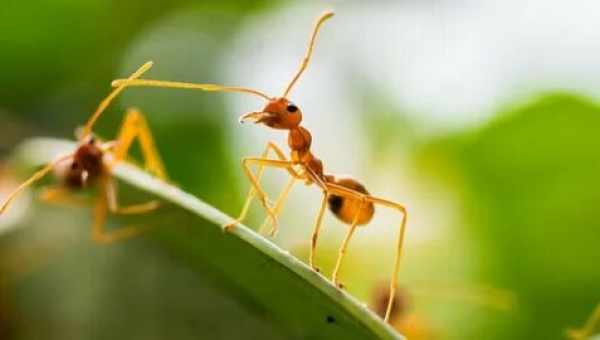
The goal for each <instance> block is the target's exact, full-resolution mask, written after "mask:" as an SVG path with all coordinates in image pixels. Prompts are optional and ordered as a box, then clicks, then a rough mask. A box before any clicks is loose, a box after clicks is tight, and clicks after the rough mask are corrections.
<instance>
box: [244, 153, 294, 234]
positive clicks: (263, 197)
mask: <svg viewBox="0 0 600 340" xmlns="http://www.w3.org/2000/svg"><path fill="white" fill-rule="evenodd" d="M253 164H256V165H259V166H261V165H262V166H269V167H274V168H284V169H286V170H287V171H288V172H290V173H295V171H294V170H293V163H292V162H291V161H283V160H272V159H265V158H253V157H249V158H244V159H242V166H243V169H244V172H245V173H246V176H247V177H248V179H249V180H250V183H251V184H252V186H253V187H254V190H255V191H256V194H257V195H258V197H259V199H260V202H261V204H262V206H263V207H264V208H265V210H267V213H268V214H269V217H270V218H271V220H272V221H273V223H274V224H277V216H276V214H275V211H273V209H271V207H270V206H269V204H268V198H267V194H266V193H265V191H264V190H263V189H262V187H261V186H260V183H259V182H258V180H257V179H256V176H254V174H253V173H252V171H251V170H250V166H251V165H253Z"/></svg>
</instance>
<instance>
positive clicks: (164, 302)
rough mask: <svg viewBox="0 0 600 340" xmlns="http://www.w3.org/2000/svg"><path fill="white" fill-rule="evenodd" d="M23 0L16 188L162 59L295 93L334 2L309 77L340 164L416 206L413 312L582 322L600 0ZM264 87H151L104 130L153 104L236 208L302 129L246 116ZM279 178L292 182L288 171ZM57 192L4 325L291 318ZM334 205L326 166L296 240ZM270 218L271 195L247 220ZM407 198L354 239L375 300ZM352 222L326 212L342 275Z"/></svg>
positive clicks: (202, 185)
mask: <svg viewBox="0 0 600 340" xmlns="http://www.w3.org/2000/svg"><path fill="white" fill-rule="evenodd" d="M1 7H2V10H0V32H2V33H1V34H0V46H1V47H0V51H1V53H0V122H1V124H0V157H1V158H2V159H3V161H2V167H1V172H0V176H1V177H0V195H4V194H6V193H7V192H8V191H9V190H10V189H12V188H14V187H15V186H16V185H17V183H18V182H19V181H20V180H22V179H23V178H24V176H26V175H27V172H22V171H19V169H16V168H14V167H13V166H12V165H13V164H12V163H11V161H10V159H11V157H10V156H11V152H12V151H13V150H14V148H15V147H16V146H17V145H18V144H19V143H20V142H21V141H23V140H25V139H27V138H28V137H32V136H54V137H63V138H72V136H73V131H74V129H75V127H77V126H79V125H81V124H83V122H84V121H85V120H86V119H87V117H88V115H89V114H90V113H91V112H92V111H93V109H94V108H95V106H96V105H97V103H98V102H99V101H100V100H101V99H102V98H103V97H104V96H105V95H106V94H107V93H108V91H109V90H110V86H109V84H110V81H111V80H112V79H115V78H119V77H124V76H127V75H128V74H129V73H131V72H132V71H133V70H134V69H135V68H137V67H138V66H139V65H141V64H142V63H144V62H145V61H147V60H153V61H154V62H155V66H154V68H153V69H152V70H151V71H150V72H148V73H147V75H146V76H145V77H148V78H158V79H170V80H180V81H193V82H215V83H226V84H230V85H241V86H248V87H255V88H257V89H260V90H262V91H265V92H267V93H270V94H273V95H276V94H278V93H280V91H282V90H283V88H284V85H285V84H287V82H288V81H289V80H290V78H291V76H292V74H293V72H295V69H296V67H297V65H298V63H299V61H300V58H301V56H302V55H303V53H304V49H305V45H306V39H307V36H308V33H309V31H310V29H311V27H312V24H313V20H314V18H315V17H316V16H317V15H318V14H319V13H320V12H322V11H323V10H324V9H334V10H335V11H336V16H335V17H334V18H333V19H332V20H331V21H330V22H328V23H327V24H326V25H325V26H324V29H323V31H322V34H321V35H320V38H319V41H318V44H317V48H316V52H315V55H314V59H313V61H312V64H311V65H310V67H309V69H308V71H307V73H306V74H305V75H304V76H303V78H302V79H301V81H300V82H299V84H298V85H297V86H296V88H295V90H294V91H293V93H292V95H291V98H292V99H293V100H294V101H295V102H296V103H297V104H298V106H299V107H300V108H301V109H302V110H303V112H304V124H305V126H306V127H307V128H309V129H310V130H311V131H312V132H313V148H314V151H315V153H316V154H317V155H318V156H319V157H321V158H322V159H323V161H324V162H325V167H326V171H327V172H329V173H335V174H350V175H352V176H354V177H356V178H360V179H361V181H362V182H363V183H364V184H365V185H366V186H367V187H368V188H369V190H370V191H371V193H373V194H377V195H380V196H384V197H388V198H391V199H395V200H398V201H400V202H402V203H404V204H406V206H407V207H408V209H409V212H410V219H409V226H408V228H409V229H408V232H407V240H406V252H405V256H404V258H403V264H402V265H403V268H402V271H401V276H400V281H401V285H402V287H403V290H402V291H403V294H404V295H405V296H404V298H405V301H407V307H406V313H407V315H408V314H410V318H408V317H407V318H406V320H408V321H406V320H405V322H404V324H406V323H409V324H410V323H411V322H412V325H413V326H414V327H413V328H421V329H423V332H422V334H425V335H423V337H422V338H423V339H424V338H428V339H430V338H431V339H481V338H486V339H562V338H564V337H565V335H564V332H565V330H566V329H567V328H568V327H571V326H578V325H580V324H582V323H583V322H584V320H585V319H586V317H587V315H588V314H589V313H590V312H591V311H592V309H593V307H594V305H595V304H596V303H597V302H598V301H600V270H599V269H598V268H599V265H598V264H599V263H600V247H599V246H598V245H599V244H600V210H599V209H598V203H600V180H599V179H598V175H599V174H600V138H598V131H599V130H598V129H599V126H600V104H599V101H600V34H599V33H598V32H599V28H600V27H599V22H600V20H599V19H600V14H599V13H600V4H599V3H598V2H596V1H593V0H588V1H578V2H574V3H573V2H561V1H547V0H546V1H542V0H534V1H528V2H526V3H524V2H521V1H516V0H510V1H502V2H495V1H483V2H482V1H444V0H436V1H433V0H432V1H399V2H391V1H390V2H360V1H334V2H328V3H321V2H302V3H300V2H298V3H296V2H289V1H286V2H276V1H239V2H234V1H223V2H193V1H185V0H175V1H170V2H168V3H167V2H154V1H139V0H134V1H126V2H124V1H98V0H90V1H82V2H73V1H34V2H22V1H13V0H8V1H4V2H3V3H2V6H1ZM262 104H263V103H262V102H261V101H260V100H258V99H256V98H254V97H250V96H244V95H238V94H218V93H201V92H192V91H187V92H186V91H177V90H163V89H139V88H136V89H130V90H127V91H126V92H125V93H124V94H123V95H122V96H121V97H120V98H119V100H118V101H117V102H116V103H115V105H113V106H112V107H111V108H110V109H109V110H108V111H107V113H106V114H105V115H104V116H103V117H102V119H101V120H100V122H99V124H98V125H97V127H96V131H97V132H98V134H99V135H101V136H105V137H109V138H110V137H112V136H114V135H115V133H116V129H117V128H118V126H119V124H120V120H121V119H122V117H123V112H124V110H125V109H126V108H127V107H130V106H136V107H139V108H140V109H141V110H142V111H143V112H144V113H145V114H146V115H147V118H148V120H149V122H150V125H151V128H152V131H153V132H154V134H155V138H156V140H157V144H158V148H159V149H160V151H161V153H162V156H163V159H164V161H165V163H166V166H167V170H168V172H169V175H170V178H171V179H172V181H173V182H175V183H176V184H177V185H179V186H181V187H182V188H184V189H185V190H187V191H189V192H191V193H192V194H194V195H196V196H198V197H199V198H201V199H203V200H205V201H207V202H209V203H211V204H213V205H215V206H216V207H218V208H219V209H221V210H223V211H224V212H226V213H228V214H230V215H232V216H235V215H237V213H238V212H239V210H240V208H241V205H242V201H243V197H244V195H245V193H246V191H247V190H248V187H249V185H248V183H247V181H246V180H245V178H244V177H243V173H242V171H241V168H240V165H239V159H240V158H241V157H242V156H244V155H257V154H259V153H260V152H261V151H262V149H263V148H264V146H265V144H266V142H267V141H268V140H275V141H276V142H278V143H279V144H280V145H283V146H286V136H285V134H284V133H282V132H272V131H267V130H265V129H263V128H260V127H254V126H240V125H239V124H237V117H238V116H239V115H240V114H242V113H245V112H248V111H251V110H256V109H258V108H260V107H261V105H262ZM267 175H268V176H267V179H266V182H267V187H268V188H269V191H270V192H272V193H275V192H276V190H277V189H278V188H280V187H281V185H282V184H283V183H284V181H285V176H284V175H283V174H281V173H278V172H276V171H272V172H267ZM36 192H37V189H33V190H31V191H30V192H27V193H25V194H24V195H23V197H22V198H21V199H20V200H19V201H17V203H16V204H15V206H14V207H13V209H11V210H10V211H9V213H8V214H7V215H5V216H2V218H1V219H0V244H1V247H0V338H1V339H33V338H40V337H43V338H47V339H65V338H80V339H108V338H127V339H163V338H178V339H188V338H190V339H191V338H195V339H197V338H206V339H229V338H261V339H268V338H286V335H285V334H282V333H281V332H282V331H281V330H280V329H278V328H277V326H276V325H274V324H273V322H272V320H271V319H269V318H268V317H266V316H264V315H260V314H257V313H254V312H253V311H252V309H251V308H247V306H246V305H245V304H244V302H243V301H239V299H236V296H235V294H232V293H231V290H222V289H219V287H218V286H219V285H218V284H215V280H214V279H210V278H206V277H205V273H204V272H203V271H202V270H198V269H197V268H195V267H193V266H190V265H189V263H188V262H186V261H181V259H180V258H179V257H178V256H177V252H176V251H173V249H170V250H169V251H166V250H165V249H164V248H163V247H161V242H160V241H157V240H156V239H155V238H153V237H152V235H150V236H149V237H143V238H141V239H138V240H133V241H131V242H127V243H126V244H119V245H116V246H114V247H109V248H107V247H99V246H97V245H95V244H93V243H92V242H91V241H90V240H89V228H88V225H89V223H90V216H89V210H88V209H85V208H82V209H65V208H60V207H58V208H57V207H51V206H46V205H39V204H35V203H34V202H35V201H36V200H35V194H36ZM132 195H134V196H135V193H134V194H132ZM319 203H320V193H319V191H318V190H316V189H315V188H314V187H304V186H302V185H300V186H298V187H296V189H295V190H294V191H293V194H292V195H291V197H290V200H289V202H288V204H287V205H286V209H285V211H284V213H283V216H282V218H281V225H282V228H281V231H280V232H279V234H278V235H277V237H276V238H275V240H274V242H276V243H277V244H279V245H280V246H281V247H283V248H286V249H289V250H291V251H292V252H293V253H294V254H296V255H297V256H298V257H299V258H301V259H302V260H305V259H306V257H307V254H308V245H309V237H310V232H311V228H312V221H313V219H314V217H315V216H314V215H316V212H317V209H318V206H319ZM263 217H264V214H263V212H262V211H261V209H260V208H259V207H256V206H255V207H254V209H253V211H252V216H251V218H250V220H249V223H248V225H250V226H254V227H257V226H258V225H260V223H261V221H262V218H263ZM398 219H399V217H398V216H395V215H394V213H393V212H388V211H385V210H383V209H381V211H378V216H377V217H376V218H375V219H374V221H373V222H372V223H371V224H370V225H369V227H367V228H363V229H361V230H359V232H358V233H357V235H356V237H355V238H354V239H353V241H352V243H351V245H350V250H349V255H348V259H347V260H348V261H347V263H346V265H345V267H344V269H343V271H342V274H341V275H342V276H343V280H344V282H345V284H346V286H347V287H348V290H349V291H350V292H351V293H352V294H354V295H355V296H357V297H358V298H359V299H361V300H364V301H365V302H366V303H369V301H371V300H372V299H373V297H374V296H376V295H377V287H380V285H381V284H382V283H384V282H386V281H387V280H389V274H390V272H391V266H392V258H393V250H394V241H393V240H394V239H395V235H396V233H397V222H398ZM345 231H346V227H345V226H344V225H342V224H340V223H338V222H337V221H336V220H335V219H334V218H333V217H331V216H327V217H326V219H325V221H324V234H323V235H322V239H321V240H322V241H321V244H320V250H319V251H320V252H319V255H318V259H317V260H318V261H319V263H320V264H321V266H322V268H323V269H324V271H325V272H326V273H327V272H329V271H330V270H331V267H332V264H333V261H334V259H335V255H336V251H337V247H338V245H339V243H340V242H341V239H342V238H343V236H344V232H345ZM200 267H201V266H200ZM486 292H490V293H486ZM499 293H502V294H500V295H501V296H503V297H504V298H502V299H501V300H502V301H501V302H506V301H508V302H510V303H508V306H507V305H506V304H505V303H499V302H498V301H497V300H498V297H497V295H498V294H499ZM225 316H226V318H228V319H230V320H229V321H228V322H227V323H223V322H221V323H219V322H213V321H214V320H215V319H223V318H225ZM198 320H212V321H210V322H208V321H205V322H202V321H198ZM232 324H233V325H234V326H232Z"/></svg>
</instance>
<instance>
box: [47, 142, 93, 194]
mask: <svg viewBox="0 0 600 340" xmlns="http://www.w3.org/2000/svg"><path fill="white" fill-rule="evenodd" d="M103 157H104V152H103V151H102V149H101V148H100V147H99V145H98V144H97V143H96V142H95V140H94V139H90V140H89V141H88V142H85V143H83V144H81V145H79V146H78V147H77V150H76V151H75V153H74V154H73V157H72V158H70V159H66V160H65V161H63V162H60V163H58V164H56V166H55V167H54V175H55V176H56V177H57V178H59V179H60V180H61V181H62V182H63V183H64V184H65V185H67V186H68V187H71V188H74V189H78V188H84V187H87V186H88V185H89V184H90V183H92V182H93V181H94V180H95V179H97V178H98V176H99V175H100V174H101V173H102V171H103V170H104V165H103Z"/></svg>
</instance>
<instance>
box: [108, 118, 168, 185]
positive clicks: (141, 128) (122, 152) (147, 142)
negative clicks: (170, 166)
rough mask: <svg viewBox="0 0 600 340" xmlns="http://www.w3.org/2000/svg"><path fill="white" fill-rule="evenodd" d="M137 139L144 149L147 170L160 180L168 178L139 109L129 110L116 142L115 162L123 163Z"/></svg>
mask: <svg viewBox="0 0 600 340" xmlns="http://www.w3.org/2000/svg"><path fill="white" fill-rule="evenodd" d="M136 138H138V140H139V143H140V146H141V147H142V154H143V156H144V162H145V167H146V169H147V170H148V171H150V172H151V173H152V174H154V175H155V176H157V177H158V178H160V179H165V178H166V177H167V175H166V171H165V167H164V165H163V163H162V161H161V159H160V156H159V153H158V150H157V149H156V146H155V143H154V138H152V133H151V132H150V128H149V127H148V123H147V122H146V119H145V118H144V116H143V115H142V113H141V112H140V111H139V110H138V109H135V108H130V109H128V110H127V113H126V115H125V119H124V120H123V123H122V124H121V131H120V132H119V135H118V138H117V141H116V146H115V151H114V162H115V163H116V162H119V161H122V160H124V159H125V158H126V157H127V151H129V148H130V147H131V144H132V143H133V141H134V140H135V139H136Z"/></svg>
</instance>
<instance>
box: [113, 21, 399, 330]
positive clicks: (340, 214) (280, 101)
mask: <svg viewBox="0 0 600 340" xmlns="http://www.w3.org/2000/svg"><path fill="white" fill-rule="evenodd" d="M332 16H333V12H325V13H323V14H322V15H321V16H319V17H318V19H317V21H316V24H315V26H314V28H313V31H312V33H311V36H310V40H309V43H308V47H307V51H306V54H305V56H304V58H303V59H302V62H301V64H300V67H299V69H298V71H297V73H296V74H295V75H294V77H293V78H292V80H291V81H290V83H289V84H288V85H287V87H286V88H285V90H284V91H283V95H281V96H280V97H271V96H268V95H266V94H264V93H263V92H260V91H257V90H254V89H250V88H244V87H231V86H221V85H216V84H195V83H183V82H173V81H160V80H150V79H135V80H132V79H117V80H115V81H113V86H118V87H121V86H146V87H147V86H150V87H163V88H180V89H197V90H204V91H219V92H238V93H240V92H241V93H248V94H252V95H255V96H258V97H261V98H263V99H265V100H266V101H267V104H266V105H265V107H264V108H263V109H262V110H260V111H256V112H250V113H247V114H244V115H242V116H241V117H240V123H243V122H246V121H252V122H254V123H256V124H263V125H265V126H267V127H269V128H272V129H277V130H287V131H288V146H289V147H290V149H291V159H287V158H286V156H285V153H284V152H283V150H282V149H281V148H280V147H278V146H277V145H276V144H275V143H274V142H269V143H268V144H267V146H266V148H265V150H264V152H263V153H262V155H261V157H247V158H244V159H243V160H242V165H243V170H244V172H245V174H246V176H247V177H248V179H249V180H250V182H251V184H252V187H251V189H250V191H249V192H248V196H247V198H246V202H245V204H244V206H243V208H242V211H241V213H240V215H239V217H238V219H236V220H235V221H234V222H233V223H230V224H228V225H226V226H225V229H226V230H228V229H230V228H233V227H234V226H235V225H237V224H238V223H240V222H241V221H243V220H244V218H245V217H246V213H247V211H248V208H249V206H250V204H251V202H252V200H253V198H254V197H255V196H258V199H259V200H260V203H261V204H262V206H263V207H264V209H265V210H266V211H267V213H268V219H269V218H270V219H271V223H272V230H271V234H272V235H273V234H274V233H275V232H276V230H277V215H278V214H279V213H280V211H281V208H282V206H283V202H284V201H285V200H286V198H287V196H288V193H289V191H290V190H291V187H292V186H293V184H294V182H295V181H296V180H301V181H304V182H305V184H306V185H310V184H316V185H317V186H318V187H319V188H320V189H321V190H322V191H323V199H322V202H321V206H320V209H319V213H318V215H317V219H316V222H315V226H314V231H313V233H312V241H311V253H310V257H309V264H310V266H311V267H312V268H313V269H314V270H316V271H318V268H317V267H316V266H315V265H314V258H315V250H316V246H317V239H318V237H319V233H320V231H321V222H322V219H323V214H324V211H325V208H326V206H329V210H330V211H331V212H332V213H333V214H334V215H335V216H336V217H337V218H338V219H340V220H341V221H342V222H344V223H345V224H347V225H349V226H350V227H349V229H348V233H347V235H346V237H345V239H344V241H343V242H342V245H341V247H340V249H339V255H338V258H337V263H336V266H335V269H334V270H333V274H332V281H333V283H334V284H335V285H336V286H338V287H340V288H342V287H343V285H341V284H339V282H338V273H339V270H340V268H341V264H342V260H343V258H344V255H345V254H346V250H347V247H348V243H349V242H350V238H351V237H352V235H353V234H354V232H355V231H356V228H357V227H358V226H362V225H365V224H367V223H368V222H369V221H370V220H371V218H372V217H373V215H374V213H375V205H376V204H378V205H382V206H385V207H389V208H392V209H396V210H397V211H399V212H400V213H401V214H402V220H401V222H400V230H399V234H398V243H397V251H396V255H395V260H394V271H393V276H392V280H391V283H390V299H389V303H388V305H387V311H386V313H385V317H384V320H385V321H388V319H389V315H390V311H391V309H392V305H393V297H394V296H395V290H396V283H397V276H398V272H399V270H400V255H401V253H402V244H403V240H404V231H405V225H406V220H407V212H406V208H405V207H404V206H403V205H401V204H399V203H396V202H393V201H390V200H387V199H384V198H380V197H376V196H373V195H371V194H370V193H369V192H368V191H367V189H366V188H365V186H364V185H362V184H361V183H360V182H358V181H357V180H355V179H352V178H341V177H340V178H337V177H335V176H333V175H330V174H325V173H324V169H323V162H322V161H321V160H320V159H318V158H317V157H316V156H315V155H314V154H313V153H312V152H311V149H310V147H311V142H312V136H311V134H310V132H309V131H308V130H307V129H306V128H304V127H302V126H301V125H300V123H301V122H302V111H301V110H300V108H299V107H298V106H296V105H295V104H294V103H292V102H291V101H290V100H289V99H288V96H289V94H290V92H291V90H292V88H293V87H294V85H295V84H296V82H297V81H298V79H299V78H300V76H301V75H302V73H304V71H305V69H306V67H307V66H308V64H309V62H310V59H311V56H312V53H313V48H314V45H315V41H316V38H317V34H318V32H319V30H320V28H321V26H322V25H323V23H324V22H325V21H326V20H327V19H329V18H331V17H332ZM271 151H272V152H274V154H275V156H276V159H270V158H269V157H268V156H269V153H270V152H271ZM252 165H257V166H258V172H257V174H256V175H255V174H253V172H252V171H251V166H252ZM264 167H272V168H280V169H285V170H286V171H287V172H288V173H289V174H290V176H291V179H290V181H289V182H288V183H287V185H286V187H285V188H284V189H283V190H282V192H281V193H280V195H279V197H278V198H277V201H276V202H275V204H274V207H273V208H272V207H271V206H270V205H269V202H268V198H267V194H266V193H265V191H264V190H263V189H262V187H261V185H260V178H261V176H262V173H263V170H264ZM265 222H266V221H265Z"/></svg>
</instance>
